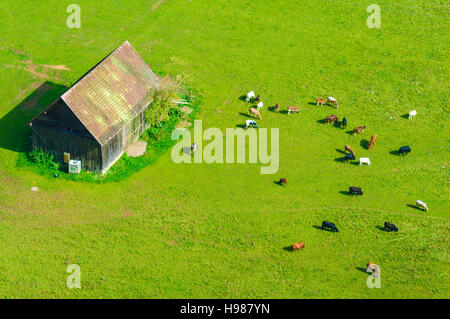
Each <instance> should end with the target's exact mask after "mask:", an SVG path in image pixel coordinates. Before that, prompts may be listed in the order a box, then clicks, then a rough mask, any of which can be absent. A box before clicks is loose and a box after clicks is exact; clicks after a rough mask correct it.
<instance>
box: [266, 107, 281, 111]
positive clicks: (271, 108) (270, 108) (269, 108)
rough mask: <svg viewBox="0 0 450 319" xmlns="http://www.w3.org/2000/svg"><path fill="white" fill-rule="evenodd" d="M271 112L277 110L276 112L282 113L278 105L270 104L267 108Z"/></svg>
mask: <svg viewBox="0 0 450 319" xmlns="http://www.w3.org/2000/svg"><path fill="white" fill-rule="evenodd" d="M267 109H268V110H269V111H270V112H275V113H280V112H281V111H277V107H276V106H269V107H268V108H267Z"/></svg>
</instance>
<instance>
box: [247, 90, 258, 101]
mask: <svg viewBox="0 0 450 319" xmlns="http://www.w3.org/2000/svg"><path fill="white" fill-rule="evenodd" d="M254 98H256V95H255V92H253V91H250V92H248V93H247V99H246V100H245V102H249V101H250V100H251V99H254Z"/></svg>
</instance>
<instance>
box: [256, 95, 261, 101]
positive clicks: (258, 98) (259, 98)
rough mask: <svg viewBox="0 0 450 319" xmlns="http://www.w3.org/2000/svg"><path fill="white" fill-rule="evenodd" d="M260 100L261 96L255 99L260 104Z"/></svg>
mask: <svg viewBox="0 0 450 319" xmlns="http://www.w3.org/2000/svg"><path fill="white" fill-rule="evenodd" d="M259 100H261V96H260V95H259V94H258V96H257V97H256V98H255V101H256V102H259Z"/></svg>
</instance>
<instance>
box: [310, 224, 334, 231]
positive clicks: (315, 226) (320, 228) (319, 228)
mask: <svg viewBox="0 0 450 319" xmlns="http://www.w3.org/2000/svg"><path fill="white" fill-rule="evenodd" d="M313 227H314V228H315V229H318V230H321V231H327V232H330V233H335V232H334V231H332V230H331V229H328V228H325V229H323V228H322V226H317V225H314V226H313Z"/></svg>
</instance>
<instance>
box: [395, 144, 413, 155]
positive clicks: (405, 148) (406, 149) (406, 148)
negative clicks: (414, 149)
mask: <svg viewBox="0 0 450 319" xmlns="http://www.w3.org/2000/svg"><path fill="white" fill-rule="evenodd" d="M398 153H399V154H400V155H402V156H403V155H406V154H408V153H411V148H410V147H409V146H402V147H400V148H399V149H398Z"/></svg>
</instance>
